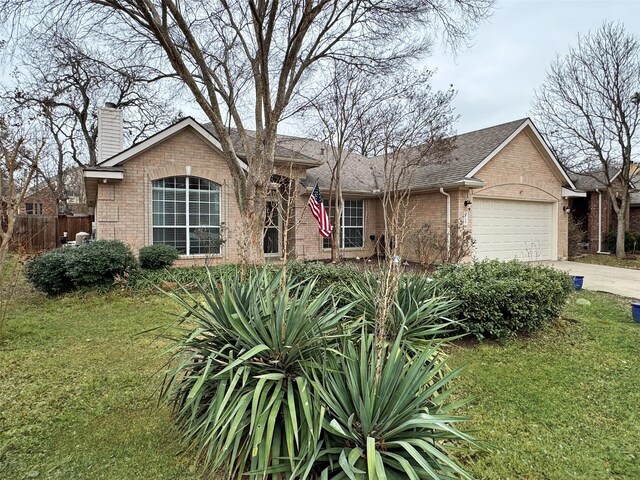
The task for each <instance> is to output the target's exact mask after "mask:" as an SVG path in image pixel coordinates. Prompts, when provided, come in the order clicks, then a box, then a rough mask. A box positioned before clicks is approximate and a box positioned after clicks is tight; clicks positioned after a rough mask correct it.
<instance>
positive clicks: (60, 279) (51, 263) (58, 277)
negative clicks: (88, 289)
mask: <svg viewBox="0 0 640 480" xmlns="http://www.w3.org/2000/svg"><path fill="white" fill-rule="evenodd" d="M72 250H73V248H71V247H63V248H57V249H55V250H50V251H48V252H45V253H42V254H40V255H38V256H37V257H35V258H34V259H33V260H31V261H29V262H28V263H27V264H26V266H25V276H26V277H27V280H29V282H30V283H31V285H33V286H34V288H36V289H37V290H39V291H41V292H43V293H46V294H47V295H60V294H62V293H66V292H69V291H71V290H73V289H74V288H75V285H74V284H73V282H72V281H71V279H70V278H69V276H68V275H67V259H68V257H70V256H71V255H72V253H73V252H72Z"/></svg>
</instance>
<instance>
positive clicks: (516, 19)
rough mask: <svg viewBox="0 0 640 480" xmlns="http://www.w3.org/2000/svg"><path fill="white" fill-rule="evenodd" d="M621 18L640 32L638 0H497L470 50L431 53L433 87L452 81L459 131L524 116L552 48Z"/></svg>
mask: <svg viewBox="0 0 640 480" xmlns="http://www.w3.org/2000/svg"><path fill="white" fill-rule="evenodd" d="M604 20H614V21H615V20H620V21H622V22H623V23H624V25H625V27H626V29H627V30H628V31H629V32H631V33H634V34H636V35H640V0H497V1H496V9H495V12H494V15H493V16H492V18H490V19H489V21H488V22H486V23H484V24H483V25H481V26H480V28H479V29H478V30H477V31H476V35H475V37H474V39H473V41H472V45H471V47H470V49H468V50H467V49H464V50H463V51H461V52H459V53H458V55H457V57H456V58H453V57H452V56H451V54H446V53H444V52H435V55H433V56H432V57H431V58H429V59H428V60H427V62H426V64H427V66H428V67H429V68H437V69H438V72H437V74H436V75H435V77H434V83H435V85H436V86H437V87H438V88H446V87H447V86H448V85H450V84H453V86H454V88H455V89H456V90H458V95H457V97H456V99H455V100H454V105H455V107H456V111H457V113H458V114H459V115H460V119H459V121H458V123H457V125H456V129H457V131H458V133H463V132H468V131H471V130H477V129H480V128H484V127H488V126H491V125H496V124H499V123H504V122H508V121H510V120H516V119H518V118H522V117H527V116H529V114H530V108H531V101H532V99H533V94H534V90H535V89H536V88H537V87H538V86H539V85H540V84H541V83H542V81H543V80H544V78H545V72H546V70H547V68H548V67H549V65H550V63H551V61H552V60H553V59H554V58H555V56H556V53H560V54H565V53H566V52H567V49H568V46H569V45H571V44H575V43H576V36H577V34H578V32H580V33H587V32H588V31H589V30H594V29H597V28H598V27H599V26H600V25H601V24H602V22H603V21H604Z"/></svg>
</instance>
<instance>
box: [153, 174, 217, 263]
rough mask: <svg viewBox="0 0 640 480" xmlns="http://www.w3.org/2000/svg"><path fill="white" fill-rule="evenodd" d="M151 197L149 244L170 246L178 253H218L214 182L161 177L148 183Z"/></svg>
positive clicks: (199, 179)
mask: <svg viewBox="0 0 640 480" xmlns="http://www.w3.org/2000/svg"><path fill="white" fill-rule="evenodd" d="M187 186H188V187H189V188H188V190H187ZM187 191H188V192H189V198H188V199H187ZM152 199H153V201H152V207H153V215H152V219H153V227H154V228H153V243H166V244H168V245H173V246H174V247H176V248H177V249H178V251H179V252H180V253H182V254H190V255H191V254H194V255H195V254H202V253H220V243H221V242H220V228H219V227H220V191H219V186H218V185H217V184H216V183H214V182H210V181H209V180H205V179H202V178H195V177H170V178H162V179H160V180H155V181H153V182H152ZM187 201H188V202H189V205H188V206H189V215H188V216H187ZM187 217H188V218H187ZM160 227H163V228H160ZM167 227H172V228H167ZM201 227H206V228H201ZM187 231H188V232H189V244H190V251H189V252H187Z"/></svg>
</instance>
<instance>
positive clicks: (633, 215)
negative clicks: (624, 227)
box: [629, 205, 640, 232]
mask: <svg viewBox="0 0 640 480" xmlns="http://www.w3.org/2000/svg"><path fill="white" fill-rule="evenodd" d="M629 230H632V231H634V232H640V205H635V206H633V207H631V208H630V210H629Z"/></svg>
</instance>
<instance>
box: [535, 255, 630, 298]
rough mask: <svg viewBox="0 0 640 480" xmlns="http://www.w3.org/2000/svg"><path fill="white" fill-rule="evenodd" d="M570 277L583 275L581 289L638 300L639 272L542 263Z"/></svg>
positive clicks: (572, 264)
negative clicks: (562, 271)
mask: <svg viewBox="0 0 640 480" xmlns="http://www.w3.org/2000/svg"><path fill="white" fill-rule="evenodd" d="M542 263H545V264H546V265H551V266H552V267H555V268H557V269H558V270H564V271H565V272H567V273H569V274H570V275H583V276H584V285H583V288H585V289H587V290H597V291H600V292H609V293H615V294H616V295H622V296H623V297H629V298H636V299H640V270H631V269H629V268H618V267H607V266H604V265H590V264H588V263H578V262H542Z"/></svg>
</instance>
